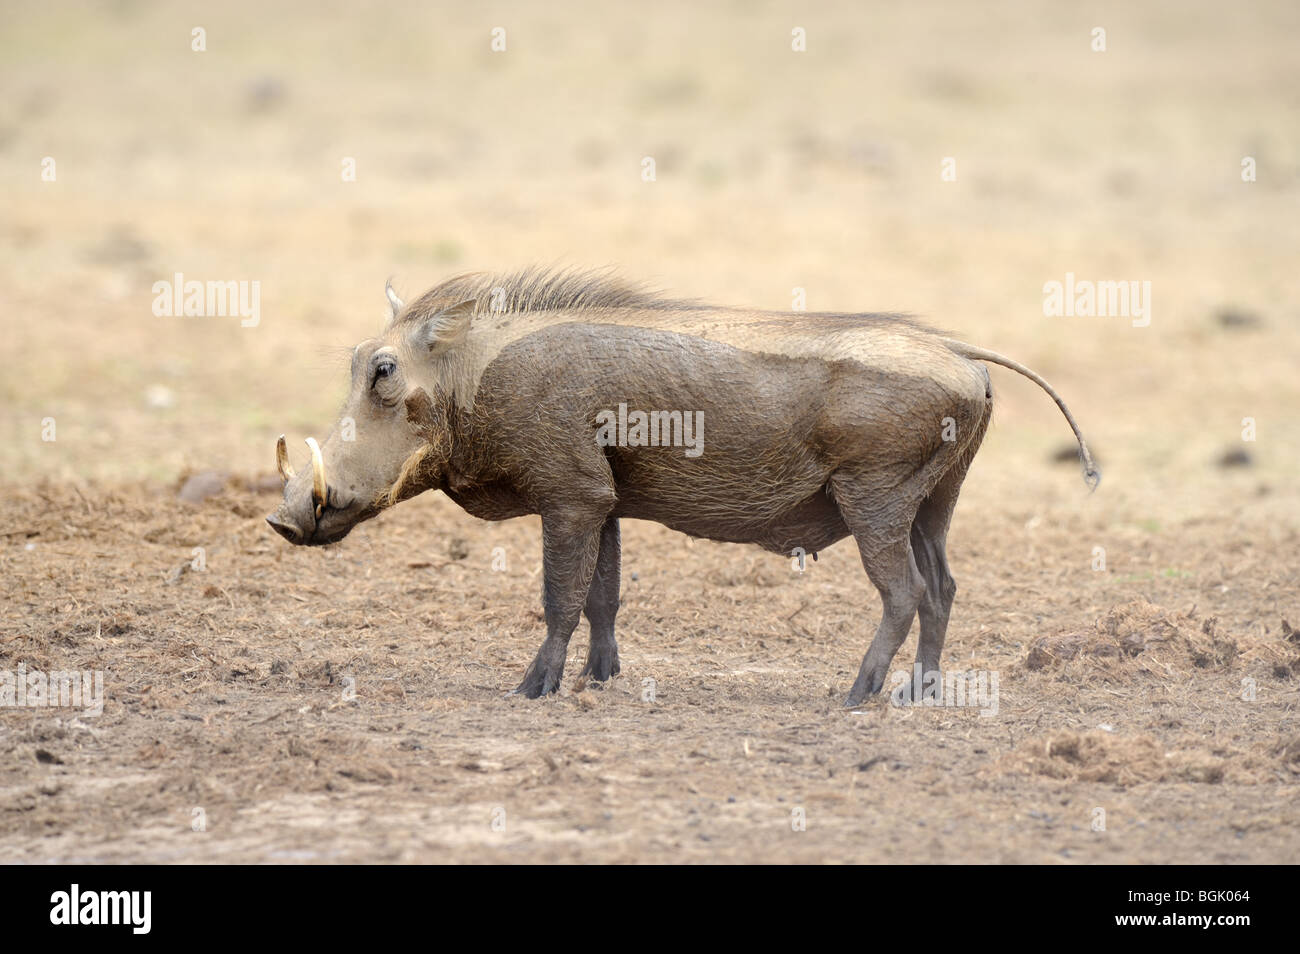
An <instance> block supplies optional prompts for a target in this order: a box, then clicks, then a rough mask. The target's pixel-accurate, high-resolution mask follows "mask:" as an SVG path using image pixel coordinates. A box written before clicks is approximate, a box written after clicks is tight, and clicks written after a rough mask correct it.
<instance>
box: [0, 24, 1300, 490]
mask: <svg viewBox="0 0 1300 954" xmlns="http://www.w3.org/2000/svg"><path fill="white" fill-rule="evenodd" d="M1298 21H1300V9H1297V8H1296V7H1295V5H1294V4H1290V3H1286V2H1278V3H1248V4H1244V5H1241V6H1233V7H1228V6H1226V5H1224V4H1219V3H1183V2H1178V3H1169V4H1141V5H1138V6H1134V5H1131V4H1125V3H1114V4H1097V5H1090V6H1087V7H1084V8H1074V7H1070V6H1062V5H1055V4H1045V3H1032V2H1024V3H1003V4H993V5H967V4H946V5H944V4H939V5H934V4H907V5H895V4H880V5H877V6H863V5H861V4H857V3H828V4H817V5H815V6H812V7H809V6H807V5H803V4H780V3H761V2H760V3H749V2H745V3H719V4H704V5H701V4H690V3H683V4H673V3H669V4H657V5H655V6H654V7H653V8H646V7H641V6H620V5H610V4H603V3H581V2H576V3H575V2H566V3H563V4H557V5H540V4H526V3H518V4H509V3H486V4H455V3H447V4H424V3H410V4H401V3H398V4H389V5H379V6H376V7H375V8H374V9H373V10H369V11H367V12H366V14H365V15H364V16H362V15H358V13H357V12H356V11H355V10H354V9H353V8H351V7H349V6H347V5H341V6H335V5H330V4H324V5H321V4H317V3H302V4H293V3H277V4H271V5H268V4H256V3H247V4H245V3H226V4H219V5H212V4H198V5H185V4H169V3H146V2H133V0H122V2H105V3H94V4H79V3H73V4H44V3H30V4H27V3H10V4H8V7H7V14H6V24H5V29H4V30H3V33H0V70H2V72H0V77H2V79H3V88H4V90H5V94H6V95H5V96H4V98H3V104H0V174H2V175H3V188H4V213H3V219H2V221H0V242H3V243H4V255H3V259H2V260H0V269H2V270H3V271H2V273H0V295H2V296H3V300H0V313H3V315H4V322H5V333H4V335H3V337H2V338H0V348H3V349H4V350H3V353H2V354H0V361H3V366H4V367H5V368H6V372H5V374H4V382H5V383H4V389H5V393H4V395H3V404H4V406H5V410H4V422H3V427H4V433H3V434H0V447H3V449H4V450H3V455H4V458H3V459H4V462H5V467H4V470H5V476H6V477H7V478H8V479H10V480H15V481H24V480H28V479H31V478H39V477H46V476H48V477H52V478H59V479H64V480H95V479H110V480H119V479H141V478H145V479H151V480H158V481H164V482H165V481H169V480H172V479H174V478H175V476H176V475H177V474H178V473H181V472H183V471H184V470H186V469H187V468H204V467H222V468H233V469H237V470H245V471H251V470H253V469H256V468H262V469H269V468H270V466H271V458H272V455H271V450H270V448H271V444H272V441H273V440H274V438H275V436H276V435H277V434H279V433H280V432H282V431H287V432H289V434H290V436H291V437H293V438H294V439H295V443H296V447H297V448H298V450H301V446H302V445H301V440H300V438H301V436H303V435H305V434H306V433H322V432H324V431H326V430H328V427H329V425H330V423H331V422H332V420H333V415H334V413H335V412H336V410H337V407H338V404H339V401H340V398H341V395H342V393H343V390H344V387H345V384H346V382H345V376H346V364H345V361H344V359H343V357H342V356H344V355H345V354H346V352H347V351H350V349H351V346H352V345H353V344H355V342H356V341H358V340H360V339H361V338H363V337H365V336H367V335H368V334H370V333H372V332H373V331H374V329H375V328H376V327H377V326H378V325H379V324H380V322H381V321H382V316H383V314H384V302H383V297H382V288H383V283H384V281H385V279H387V278H389V277H390V276H391V277H392V278H393V279H394V282H395V284H396V286H397V288H398V289H399V290H400V291H401V292H402V293H403V294H404V295H406V296H408V297H409V296H411V295H414V294H416V293H418V292H419V291H422V290H423V289H424V288H426V287H428V286H429V285H431V284H433V283H435V282H437V281H439V280H441V279H443V278H445V277H448V276H449V275H452V274H455V273H458V272H461V271H466V270H480V269H488V270H493V269H508V268H512V267H516V266H519V265H525V264H530V263H543V264H560V265H613V266H616V267H617V268H618V269H619V270H620V271H621V272H622V273H623V274H625V275H627V276H628V277H631V278H635V279H641V280H646V281H648V282H650V283H652V284H654V285H656V286H658V287H661V288H663V289H665V290H667V291H670V292H672V293H674V294H681V295H687V296H697V297H701V298H704V299H708V300H715V301H718V302H721V303H725V304H736V305H750V306H758V307H767V308H772V309H777V310H788V309H790V308H791V306H792V297H793V289H795V288H802V289H805V290H806V297H807V307H808V309H809V310H848V311H853V310H857V311H866V310H901V311H907V312H911V313H914V314H916V315H918V316H921V317H922V318H923V319H924V320H926V321H928V322H930V323H932V324H935V325H937V326H939V327H942V328H946V329H949V330H951V331H952V332H953V333H954V334H956V335H958V336H960V337H963V338H965V339H966V340H970V341H973V342H976V343H979V344H982V345H984V346H986V347H990V348H993V349H994V350H1000V351H1002V352H1003V353H1006V354H1010V355H1013V356H1015V357H1017V358H1019V359H1020V360H1022V361H1024V362H1025V363H1027V364H1029V365H1030V366H1032V367H1035V368H1036V369H1037V370H1039V371H1040V372H1041V373H1043V374H1044V375H1045V376H1046V377H1047V378H1048V379H1049V380H1051V381H1052V382H1053V383H1054V384H1056V385H1057V386H1058V388H1059V390H1061V392H1062V393H1063V394H1064V395H1065V396H1066V398H1067V400H1069V401H1070V402H1071V404H1072V406H1073V409H1074V410H1075V412H1076V414H1077V415H1078V417H1079V418H1080V421H1081V423H1082V424H1083V426H1084V427H1085V433H1087V434H1088V435H1089V436H1090V437H1091V439H1092V441H1093V442H1094V444H1095V445H1096V448H1097V451H1098V453H1099V454H1100V455H1101V456H1102V458H1103V463H1104V465H1105V469H1106V481H1105V483H1104V486H1105V495H1104V498H1103V499H1105V498H1109V499H1110V500H1111V501H1114V500H1118V499H1121V498H1125V499H1126V498H1128V495H1130V494H1138V493H1140V494H1141V495H1142V500H1143V501H1144V503H1145V502H1147V501H1150V505H1151V506H1159V505H1161V504H1163V503H1176V504H1177V506H1179V507H1180V508H1185V507H1187V506H1197V505H1200V504H1204V505H1206V506H1210V507H1212V508H1213V509H1215V510H1217V509H1219V508H1220V507H1222V506H1223V505H1224V502H1225V496H1226V498H1227V499H1232V498H1235V497H1238V496H1239V495H1240V492H1241V490H1242V487H1241V485H1240V480H1239V476H1240V475H1239V474H1236V473H1231V472H1229V473H1226V474H1225V473H1224V472H1223V471H1221V470H1218V469H1216V468H1215V467H1214V466H1213V465H1214V461H1215V460H1216V458H1218V457H1220V456H1221V455H1222V454H1224V453H1225V452H1228V451H1231V450H1246V451H1247V452H1248V453H1249V455H1250V457H1251V458H1252V461H1253V463H1254V468H1253V470H1252V476H1256V475H1258V476H1261V477H1262V478H1263V479H1265V480H1267V481H1268V482H1269V483H1270V484H1272V485H1277V486H1275V487H1274V489H1275V490H1277V491H1283V490H1284V489H1285V487H1286V486H1294V482H1293V481H1292V480H1291V479H1290V477H1291V472H1292V470H1293V468H1294V466H1295V464H1296V461H1297V449H1298V448H1300V424H1298V423H1297V420H1296V414H1295V408H1296V407H1298V406H1300V379H1298V378H1297V376H1296V375H1295V373H1294V360H1295V357H1296V355H1297V354H1300V348H1297V345H1298V344H1300V331H1298V330H1297V327H1298V325H1300V315H1298V314H1297V311H1298V309H1300V302H1298V299H1300V278H1298V277H1297V272H1296V268H1295V262H1296V253H1297V249H1298V248H1300V242H1298V239H1300V214H1297V212H1298V209H1297V187H1298V186H1300V143H1298V142H1297V130H1298V129H1300V61H1297V58H1296V55H1295V52H1296V45H1295V43H1296V36H1297V27H1300V23H1298ZM498 27H499V28H500V29H501V30H504V34H498V35H497V36H498V37H499V40H498V45H500V43H501V42H504V45H505V49H504V51H496V52H494V50H493V48H492V46H493V40H494V35H493V33H492V31H493V29H494V28H498ZM1095 27H1101V28H1103V29H1104V30H1105V37H1104V41H1105V45H1106V49H1105V51H1104V52H1095V51H1094V50H1093V46H1094V45H1095V44H1094V38H1093V34H1092V31H1093V29H1094V28H1095ZM195 28H199V29H202V30H203V31H204V33H203V34H202V38H201V39H202V44H203V45H204V46H205V47H206V49H205V50H204V51H202V52H196V51H194V50H193V49H192V46H193V45H194V44H195V43H196V42H197V41H196V39H195V37H194V36H193V33H192V31H193V30H194V29H195ZM795 28H802V29H803V30H804V31H805V40H804V43H805V45H806V50H805V51H804V52H796V51H795V50H793V49H792V45H794V44H795V41H794V38H793V37H792V31H793V30H794V29H795ZM46 157H49V158H51V159H53V161H54V171H55V175H56V179H55V181H45V180H44V179H43V177H42V173H43V170H44V168H45V167H44V166H43V164H42V161H43V160H44V159H45V158H46ZM646 157H650V158H652V159H653V160H654V164H655V165H654V175H655V178H654V180H653V181H646V178H645V176H644V175H643V170H644V166H643V160H644V159H645V158H646ZM1245 157H1251V158H1253V159H1254V160H1255V164H1256V178H1255V181H1253V182H1245V181H1243V179H1242V161H1243V158H1245ZM945 158H951V159H953V160H954V167H955V181H945V179H944V178H943V177H942V163H943V161H944V159H945ZM346 159H351V160H353V161H354V164H355V181H345V179H344V175H343V169H344V162H345V160H346ZM178 272H179V273H182V274H183V275H184V276H185V277H186V279H187V280H199V281H208V280H215V281H229V280H244V281H258V282H259V283H260V290H261V322H260V324H259V325H258V326H257V327H256V328H241V327H240V325H239V322H238V321H237V320H228V319H226V320H223V319H220V318H202V319H183V318H181V319H175V318H159V317H155V315H154V314H153V312H152V310H151V304H152V301H153V298H154V295H153V292H152V291H151V288H152V285H153V283H154V282H155V281H160V280H168V281H170V280H171V279H172V276H173V275H174V274H175V273H178ZM1067 272H1073V273H1074V274H1075V275H1076V276H1077V277H1078V278H1079V279H1081V280H1082V279H1088V280H1093V281H1097V280H1138V281H1150V282H1151V287H1152V292H1151V296H1152V320H1151V324H1150V326H1149V327H1146V328H1134V327H1132V325H1131V322H1130V321H1127V320H1125V319H1123V318H1100V317H1093V318H1060V317H1045V316H1044V314H1043V297H1044V295H1043V285H1044V283H1045V282H1048V281H1052V280H1057V281H1063V280H1064V277H1065V274H1066V273H1067ZM1225 315H1226V316H1227V317H1226V318H1225ZM1236 317H1241V318H1244V324H1238V323H1236V322H1235V321H1234V318H1236ZM995 378H996V380H995V385H996V386H997V388H998V390H999V392H1000V398H999V409H998V412H997V416H996V418H995V426H994V429H993V432H992V434H991V435H990V437H989V439H988V443H987V446H986V448H985V450H984V452H983V454H982V457H981V466H978V467H976V468H975V471H974V473H973V474H972V477H971V490H973V491H975V492H978V491H980V489H981V488H983V487H985V486H987V485H988V483H989V482H992V481H995V480H996V479H998V476H999V475H1011V474H1014V476H1015V478H1016V482H1017V484H1020V482H1022V481H1023V482H1026V486H1025V490H1026V491H1027V492H1052V491H1053V490H1054V489H1055V488H1061V489H1063V490H1068V492H1069V493H1070V494H1074V493H1075V491H1076V490H1077V487H1076V486H1075V485H1074V484H1073V483H1069V484H1066V482H1065V481H1064V480H1063V479H1062V478H1061V477H1060V476H1059V475H1058V474H1056V473H1053V472H1051V471H1050V470H1048V469H1047V468H1045V467H1044V466H1043V465H1042V464H1043V460H1044V455H1045V454H1047V453H1048V452H1049V451H1051V450H1053V449H1056V448H1057V447H1060V446H1063V445H1064V444H1065V443H1067V438H1068V433H1067V432H1066V431H1065V429H1064V427H1063V425H1062V422H1061V420H1060V419H1059V416H1058V415H1057V414H1056V412H1055V410H1054V409H1053V408H1052V407H1051V405H1050V404H1049V403H1046V402H1045V400H1044V398H1043V396H1042V395H1041V394H1039V393H1038V392H1037V391H1036V389H1034V388H1033V387H1032V385H1029V384H1028V383H1027V382H1023V381H1020V380H1018V379H1014V378H1013V377H1012V376H1011V375H1009V374H1007V373H1004V372H995ZM47 416H51V417H54V418H55V419H56V421H57V428H58V431H57V433H58V439H57V442H56V443H53V444H50V443H47V442H42V441H41V439H40V438H41V420H42V419H43V418H44V417H47ZM1244 417H1252V418H1254V419H1255V420H1256V422H1257V429H1256V430H1257V436H1258V439H1257V441H1256V442H1255V443H1254V444H1253V445H1251V446H1248V447H1243V446H1242V440H1241V432H1242V418H1244ZM1063 485H1064V486H1063ZM1199 489H1209V490H1211V492H1210V493H1209V494H1208V495H1204V496H1202V495H1199V494H1195V493H1193V496H1195V497H1198V498H1199V500H1198V501H1195V502H1194V501H1188V500H1186V499H1185V496H1184V495H1186V494H1188V493H1189V492H1194V491H1196V490H1199ZM1174 491H1177V492H1178V493H1177V498H1178V499H1176V500H1175V499H1173V492H1174ZM1096 505H1100V506H1106V504H1105V503H1103V502H1100V501H1099V502H1098V504H1096Z"/></svg>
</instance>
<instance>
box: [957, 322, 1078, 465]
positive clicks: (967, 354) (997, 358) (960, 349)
mask: <svg viewBox="0 0 1300 954" xmlns="http://www.w3.org/2000/svg"><path fill="white" fill-rule="evenodd" d="M943 343H944V344H945V345H947V346H948V349H949V350H950V351H952V352H953V353H954V354H959V355H961V356H962V357H963V358H971V359H973V360H975V361H987V362H988V363H989V364H1000V365H1001V366H1002V367H1004V368H1010V369H1011V370H1012V371H1015V372H1017V373H1019V374H1023V375H1024V376H1025V377H1027V378H1028V379H1029V380H1030V381H1033V382H1034V383H1035V384H1037V385H1038V386H1039V387H1040V388H1042V389H1043V390H1044V391H1046V392H1047V393H1048V395H1049V396H1050V397H1051V398H1052V400H1053V401H1055V402H1056V406H1057V407H1059V408H1060V409H1061V413H1062V414H1064V415H1065V419H1066V420H1067V421H1069V422H1070V429H1071V430H1072V431H1074V437H1075V440H1077V441H1078V442H1079V459H1080V460H1081V461H1083V480H1084V483H1086V484H1087V485H1088V489H1089V490H1096V489H1097V485H1098V484H1099V483H1101V471H1100V470H1098V469H1097V465H1096V464H1095V463H1093V460H1092V454H1091V453H1089V451H1088V443H1087V441H1085V440H1084V439H1083V432H1082V431H1080V430H1079V425H1078V424H1076V423H1075V421H1074V415H1073V414H1071V413H1070V409H1069V408H1068V407H1066V406H1065V401H1064V400H1062V399H1061V395H1059V394H1057V393H1056V390H1055V389H1054V388H1053V387H1052V386H1051V385H1050V384H1048V383H1047V382H1046V381H1044V380H1043V378H1042V377H1041V376H1040V375H1038V374H1037V373H1036V372H1034V371H1031V370H1030V369H1029V368H1026V367H1025V366H1024V365H1023V364H1021V363H1020V362H1019V361H1012V360H1011V359H1010V358H1008V357H1006V356H1005V355H1000V354H998V353H997V352H996V351H987V350H985V349H984V348H977V347H975V345H971V344H967V343H966V342H964V341H956V340H954V339H952V338H944V339H943Z"/></svg>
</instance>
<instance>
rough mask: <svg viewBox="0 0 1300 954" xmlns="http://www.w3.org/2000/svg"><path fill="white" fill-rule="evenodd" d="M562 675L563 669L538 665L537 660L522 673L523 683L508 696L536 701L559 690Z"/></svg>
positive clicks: (561, 667)
mask: <svg viewBox="0 0 1300 954" xmlns="http://www.w3.org/2000/svg"><path fill="white" fill-rule="evenodd" d="M562 675H564V667H563V666H560V667H552V666H544V665H539V664H538V661H537V660H533V664H532V665H531V666H529V667H528V671H527V672H526V673H524V678H523V681H522V682H520V683H519V685H517V686H515V688H514V689H513V690H511V691H510V693H509V695H512V696H523V697H524V698H526V699H537V698H539V697H541V696H547V695H550V694H551V693H552V692H555V691H556V690H557V689H559V688H560V677H561V676H562Z"/></svg>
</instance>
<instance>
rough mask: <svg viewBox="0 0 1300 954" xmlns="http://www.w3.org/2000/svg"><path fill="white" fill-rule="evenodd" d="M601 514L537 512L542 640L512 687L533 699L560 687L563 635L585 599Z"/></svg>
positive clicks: (565, 648)
mask: <svg viewBox="0 0 1300 954" xmlns="http://www.w3.org/2000/svg"><path fill="white" fill-rule="evenodd" d="M604 523H605V515H604V514H603V513H602V514H599V515H598V516H593V515H591V514H587V513H575V512H573V511H564V512H552V513H543V514H542V576H543V578H544V579H543V584H542V601H543V605H544V609H545V611H546V640H545V642H543V643H542V648H541V649H539V650H538V651H537V656H536V658H534V659H533V662H532V665H530V666H529V667H528V671H527V672H525V673H524V678H523V681H522V682H520V683H519V685H518V686H517V687H516V688H515V690H514V691H515V692H516V693H518V694H520V695H524V696H527V697H528V698H529V699H536V698H537V697H538V696H543V695H546V694H547V693H551V692H554V691H555V690H556V689H558V688H560V678H561V677H562V676H563V675H564V657H565V655H566V653H567V652H568V649H569V637H570V636H572V635H573V630H574V628H575V627H577V625H578V620H579V619H580V618H581V616H582V608H583V606H584V604H585V603H586V602H587V593H588V592H589V591H590V589H591V580H592V577H593V576H594V575H595V571H596V559H597V556H598V555H599V553H600V541H601V528H602V526H603V524H604Z"/></svg>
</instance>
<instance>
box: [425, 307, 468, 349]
mask: <svg viewBox="0 0 1300 954" xmlns="http://www.w3.org/2000/svg"><path fill="white" fill-rule="evenodd" d="M477 306H478V299H476V298H470V299H467V300H466V301H463V302H461V303H460V304H459V305H452V306H451V307H450V308H444V309H443V310H442V311H440V312H438V313H437V314H435V315H431V316H430V317H429V318H428V319H427V320H426V321H425V322H424V326H423V327H422V328H421V329H420V331H419V335H420V339H419V340H420V342H421V343H422V344H423V345H424V346H425V347H426V348H428V349H429V351H430V352H431V353H433V354H442V353H443V352H445V351H447V350H448V349H450V348H453V347H455V346H456V345H457V344H459V343H460V342H461V341H463V340H464V339H465V335H467V334H469V326H470V323H471V322H472V321H473V320H474V310H475V308H476V307H477Z"/></svg>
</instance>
